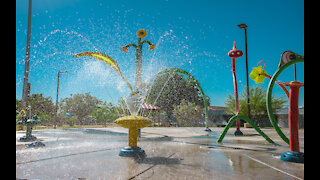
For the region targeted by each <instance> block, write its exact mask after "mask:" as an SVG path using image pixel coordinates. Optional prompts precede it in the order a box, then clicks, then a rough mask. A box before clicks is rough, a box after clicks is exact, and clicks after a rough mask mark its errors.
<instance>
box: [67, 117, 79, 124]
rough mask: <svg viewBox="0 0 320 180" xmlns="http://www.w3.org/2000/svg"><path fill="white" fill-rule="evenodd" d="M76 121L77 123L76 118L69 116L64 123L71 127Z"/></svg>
mask: <svg viewBox="0 0 320 180" xmlns="http://www.w3.org/2000/svg"><path fill="white" fill-rule="evenodd" d="M76 121H77V116H71V117H69V118H67V120H66V123H67V124H68V125H69V126H71V127H72V126H74V125H75V123H76Z"/></svg>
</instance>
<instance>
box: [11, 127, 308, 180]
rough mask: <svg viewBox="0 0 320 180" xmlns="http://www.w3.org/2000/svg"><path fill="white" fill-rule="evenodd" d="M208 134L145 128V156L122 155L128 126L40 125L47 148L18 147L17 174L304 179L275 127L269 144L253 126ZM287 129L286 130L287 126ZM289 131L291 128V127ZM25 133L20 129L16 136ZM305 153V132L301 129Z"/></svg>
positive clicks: (35, 176) (41, 176)
mask: <svg viewBox="0 0 320 180" xmlns="http://www.w3.org/2000/svg"><path fill="white" fill-rule="evenodd" d="M210 129H212V130H213V133H211V134H210V135H209V136H206V135H207V134H208V133H207V132H205V131H203V128H152V127H150V128H144V129H142V137H141V139H140V141H139V142H138V146H139V147H141V148H142V149H144V150H145V151H146V154H147V157H146V158H144V159H133V158H125V157H120V156H118V153H119V151H120V149H121V148H123V147H125V146H127V138H128V137H127V131H128V130H127V129H125V128H118V127H116V128H99V129H75V130H41V131H34V132H33V134H34V135H35V136H36V137H38V138H39V139H40V140H42V142H44V143H45V145H46V146H45V147H43V148H25V145H23V144H22V143H17V146H16V177H17V178H20V179H79V178H86V179H303V178H304V164H297V163H290V162H284V161H281V160H280V155H281V154H282V153H283V152H286V151H288V150H289V146H288V145H286V144H285V143H284V142H282V141H281V139H280V138H279V137H278V136H277V134H276V133H275V131H274V130H273V129H263V131H264V132H265V133H266V134H267V135H268V136H269V137H270V138H271V139H273V140H274V141H275V142H276V143H278V145H272V144H269V143H267V142H266V141H265V140H264V139H263V138H262V137H261V136H259V135H258V134H257V133H256V132H255V131H254V130H253V129H247V128H244V129H243V132H244V134H246V136H243V137H234V136H233V135H232V134H231V133H232V132H233V131H234V130H233V129H231V130H229V132H228V133H229V134H227V136H226V137H225V139H224V141H223V143H221V144H218V143H216V140H217V138H218V136H219V134H220V133H221V131H222V130H223V129H222V128H210ZM284 132H286V130H284ZM286 133H287V132H286ZM23 135H24V132H17V133H16V138H17V139H18V138H19V137H20V136H23ZM299 136H300V146H301V151H302V152H304V132H303V131H300V132H299Z"/></svg>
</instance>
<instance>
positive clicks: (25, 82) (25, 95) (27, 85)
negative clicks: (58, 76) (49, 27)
mask: <svg viewBox="0 0 320 180" xmlns="http://www.w3.org/2000/svg"><path fill="white" fill-rule="evenodd" d="M31 10H32V0H29V9H28V30H27V46H26V59H25V66H24V79H23V89H22V100H21V111H24V112H25V111H26V105H27V101H28V97H29V93H30V88H31V84H30V83H28V78H29V60H30V39H31Z"/></svg>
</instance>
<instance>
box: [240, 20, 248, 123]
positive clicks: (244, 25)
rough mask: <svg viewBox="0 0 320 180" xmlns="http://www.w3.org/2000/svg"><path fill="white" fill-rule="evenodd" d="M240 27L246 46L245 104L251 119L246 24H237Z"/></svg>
mask: <svg viewBox="0 0 320 180" xmlns="http://www.w3.org/2000/svg"><path fill="white" fill-rule="evenodd" d="M238 27H239V28H240V29H244V39H245V48H246V75H247V105H248V118H249V119H251V112H250V98H249V96H250V91H249V89H250V88H249V75H248V48H247V27H248V26H247V25H246V24H244V23H242V24H238Z"/></svg>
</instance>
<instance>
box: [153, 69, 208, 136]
mask: <svg viewBox="0 0 320 180" xmlns="http://www.w3.org/2000/svg"><path fill="white" fill-rule="evenodd" d="M174 72H176V73H181V74H184V75H186V76H188V77H189V78H190V79H191V82H192V83H194V84H195V86H196V87H197V88H198V89H199V91H200V93H201V96H202V99H203V105H204V108H205V129H204V130H205V131H211V129H210V128H209V127H208V119H209V115H208V105H207V102H206V98H205V94H204V92H203V90H202V88H201V86H200V83H199V82H198V81H197V80H196V79H195V78H194V77H193V76H192V75H191V74H189V73H188V72H187V71H184V70H182V69H178V68H167V69H164V70H162V71H160V72H158V73H157V75H156V76H158V75H161V74H166V73H174Z"/></svg>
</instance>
